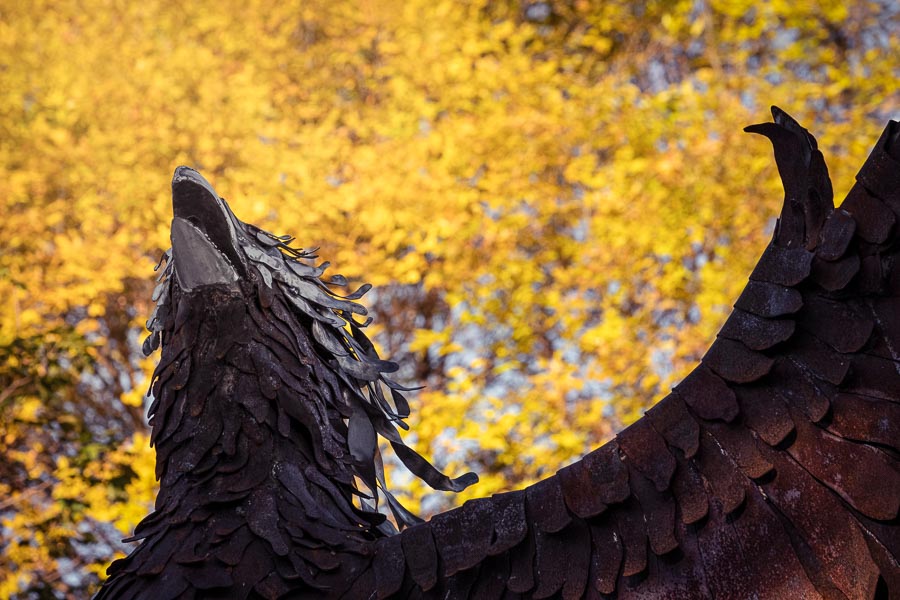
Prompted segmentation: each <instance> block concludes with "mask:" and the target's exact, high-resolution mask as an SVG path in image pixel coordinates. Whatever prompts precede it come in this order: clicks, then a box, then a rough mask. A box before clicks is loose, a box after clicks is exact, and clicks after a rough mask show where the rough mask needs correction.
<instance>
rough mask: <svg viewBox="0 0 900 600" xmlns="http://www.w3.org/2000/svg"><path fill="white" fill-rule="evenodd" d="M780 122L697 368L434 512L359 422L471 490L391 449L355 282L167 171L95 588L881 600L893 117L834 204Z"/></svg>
mask: <svg viewBox="0 0 900 600" xmlns="http://www.w3.org/2000/svg"><path fill="white" fill-rule="evenodd" d="M773 115H774V121H775V122H774V123H765V124H761V125H754V126H752V127H748V128H747V131H751V132H754V133H759V134H762V135H764V136H766V137H768V138H769V139H770V140H771V141H772V143H773V145H774V149H775V159H776V162H777V164H778V170H779V172H780V174H781V177H782V180H783V183H784V187H785V204H784V208H783V212H782V214H781V218H780V220H779V222H778V225H777V227H776V230H775V233H774V236H773V239H772V242H771V244H770V245H769V246H768V248H767V249H766V251H765V252H764V254H763V255H762V258H761V259H760V261H759V264H758V265H757V266H756V268H755V269H754V271H753V272H752V274H751V275H750V281H749V283H748V284H747V287H746V288H745V290H744V292H743V293H742V294H741V296H740V297H739V298H738V300H737V302H736V304H735V308H734V312H733V313H732V314H731V316H730V317H729V319H728V321H727V322H726V323H725V325H724V327H723V328H722V330H721V331H720V332H719V335H718V338H717V339H716V341H715V342H714V343H713V345H712V346H711V348H710V349H709V351H708V352H707V354H706V355H705V356H704V358H703V359H702V361H701V363H700V365H699V366H697V368H696V369H694V371H693V372H692V373H691V374H690V375H689V376H688V377H687V378H685V380H684V381H683V382H682V383H681V384H679V385H678V386H677V387H676V388H675V389H674V390H673V391H672V393H671V394H670V395H669V396H667V397H666V398H664V399H663V400H662V401H660V402H659V403H658V404H657V405H656V406H654V407H653V408H652V409H650V410H649V411H648V412H647V414H646V415H645V416H644V417H643V418H641V419H640V420H639V421H637V422H636V423H635V424H634V425H632V426H630V427H628V428H627V429H625V430H624V431H622V432H621V433H619V434H618V435H617V436H616V438H615V439H614V440H612V441H610V442H609V443H607V444H605V445H604V446H602V447H601V448H599V449H597V450H595V451H593V452H591V453H590V454H588V455H586V456H585V457H584V458H583V459H582V460H580V461H578V462H577V463H575V464H573V465H571V466H568V467H566V468H563V469H561V470H560V471H559V472H558V473H557V474H556V475H554V476H552V477H549V478H547V479H545V480H543V481H540V482H538V483H537V484H535V485H533V486H530V487H528V488H527V489H524V490H520V491H514V492H510V493H504V494H498V495H495V496H493V497H490V498H482V499H478V500H473V501H470V502H467V503H466V504H465V505H463V506H462V507H461V508H458V509H455V510H451V511H449V512H446V513H443V514H440V515H437V516H435V517H433V518H432V519H431V520H430V521H429V522H427V523H425V522H421V521H419V520H418V519H416V518H415V517H414V516H413V515H411V514H409V513H408V512H407V511H405V510H404V509H403V507H402V506H400V505H399V503H397V502H396V500H394V498H393V496H391V495H390V493H389V491H388V490H386V489H385V486H384V479H383V474H382V464H381V457H380V455H379V452H378V447H377V443H376V440H377V435H381V436H382V437H384V438H385V439H387V440H388V441H389V442H390V445H391V446H392V447H393V449H394V451H395V452H396V453H397V455H398V457H399V458H400V460H401V461H402V462H403V463H404V464H405V465H407V467H409V468H410V469H411V470H412V471H413V472H414V473H415V474H416V475H418V476H420V477H422V478H423V479H424V480H425V481H427V482H428V483H429V484H431V485H432V486H433V487H435V488H438V489H446V490H460V489H462V488H463V487H465V486H466V485H468V484H470V483H472V482H473V481H475V479H476V478H475V477H474V475H472V474H466V475H464V476H462V477H460V478H458V479H450V478H448V477H446V476H444V475H442V474H441V473H439V472H438V471H437V470H435V469H434V468H433V467H432V466H431V465H430V464H428V463H427V462H426V461H425V460H424V459H422V458H421V457H420V456H418V455H417V454H416V453H415V452H413V451H412V450H410V449H409V448H407V447H406V446H405V445H403V442H402V441H401V439H400V437H399V435H398V433H397V430H396V428H395V425H402V423H403V418H404V417H406V416H407V415H408V414H409V407H408V404H407V402H406V400H405V399H404V397H403V394H402V392H403V391H405V390H404V388H402V387H401V386H399V385H398V384H396V383H394V382H393V381H391V380H390V379H388V378H387V377H386V376H385V374H386V373H390V372H391V371H392V370H393V369H395V366H394V365H393V364H392V363H389V362H385V361H382V360H381V359H379V358H378V356H377V354H376V353H375V350H374V348H373V347H372V344H371V343H370V342H369V341H368V340H367V339H366V337H365V335H364V334H363V331H362V328H363V327H364V325H366V323H365V322H358V321H357V320H356V317H355V315H362V316H364V315H365V311H364V309H362V307H361V306H359V305H358V304H356V303H355V302H354V300H356V299H358V298H359V297H360V296H361V295H362V294H363V293H364V292H365V291H366V288H361V289H360V290H359V291H358V292H356V293H354V294H351V295H350V296H348V297H345V298H341V297H338V296H336V295H335V294H334V293H332V292H331V291H330V290H329V287H328V286H329V285H330V284H340V285H343V284H344V283H345V281H344V280H343V279H341V278H340V277H335V278H332V279H331V280H325V279H323V270H324V266H325V265H323V266H321V267H311V266H309V265H308V264H306V263H305V262H303V261H302V260H300V259H305V258H310V257H311V254H310V253H307V252H302V251H298V250H294V249H292V248H290V247H289V245H288V243H289V239H287V238H283V237H276V236H273V235H271V234H269V233H267V232H265V231H262V230H260V229H258V228H256V227H253V226H252V225H248V224H245V223H242V222H241V221H239V220H238V219H237V218H236V217H235V216H234V215H233V214H232V213H231V211H230V210H229V209H228V206H227V204H225V202H224V200H222V199H221V198H220V197H219V196H218V195H217V194H216V193H215V192H214V191H213V189H212V187H210V185H209V184H208V183H207V182H206V180H204V179H203V178H202V177H201V176H200V175H199V174H198V173H196V172H195V171H192V170H190V169H187V168H185V167H179V169H177V170H176V172H175V178H174V180H173V184H172V185H173V203H174V212H175V218H174V220H173V223H172V245H173V249H172V251H171V254H167V256H166V259H167V264H166V267H165V269H164V271H163V273H162V276H161V283H160V286H159V287H158V288H157V291H156V293H155V296H154V300H156V301H157V303H158V306H157V310H156V312H155V313H154V316H153V317H152V318H151V319H150V321H149V324H148V327H149V329H150V330H151V336H150V337H149V338H148V341H147V342H146V345H145V351H146V352H147V353H149V352H151V351H152V350H154V349H155V348H156V347H157V346H158V345H159V344H160V343H161V344H162V350H163V351H162V357H161V360H160V363H159V366H158V368H157V370H156V373H155V375H154V379H153V384H152V391H153V396H154V402H153V405H152V406H151V408H150V414H151V425H152V427H153V434H152V442H153V443H154V444H155V445H156V449H157V474H158V476H159V478H160V492H159V496H158V498H157V502H156V510H155V511H154V512H153V513H152V514H151V515H150V516H148V517H147V518H146V519H145V520H144V521H143V522H142V523H141V524H140V525H139V526H138V528H137V529H136V531H135V535H134V537H133V538H132V539H142V540H143V542H142V543H141V544H140V545H139V546H138V547H137V548H136V549H135V550H134V551H133V552H132V554H131V555H130V556H128V557H127V558H125V559H122V560H120V561H117V562H116V563H114V564H113V565H112V567H111V568H110V578H109V580H108V581H107V582H106V584H105V585H104V587H103V588H102V590H101V591H100V593H99V595H98V596H97V597H98V598H100V599H109V598H117V599H128V598H153V599H162V598H320V597H322V598H340V597H346V598H418V597H434V598H557V597H561V598H606V597H618V598H670V599H676V598H685V599H693V598H736V599H738V598H740V599H744V598H824V599H833V598H841V599H844V598H847V599H869V598H876V597H884V598H888V597H889V598H900V566H898V559H900V520H898V507H900V458H898V457H900V454H898V452H900V226H898V224H897V221H898V218H900V124H898V123H896V122H893V121H892V122H890V123H889V125H888V126H887V128H886V129H885V132H884V134H883V135H882V137H881V139H879V141H878V143H877V144H876V146H875V149H874V150H873V152H872V154H871V156H870V157H869V159H868V160H867V162H866V163H865V165H864V166H863V168H862V170H861V171H860V172H859V174H858V175H857V183H856V184H855V185H854V187H853V188H852V189H851V190H850V193H849V194H848V196H847V198H846V200H845V201H844V202H843V204H842V205H841V207H840V208H838V209H835V208H834V206H833V204H832V189H831V183H830V181H829V178H828V173H827V169H826V167H825V162H824V160H823V157H822V154H821V153H820V152H819V150H818V149H817V146H816V141H815V139H814V138H813V137H812V136H811V135H810V134H809V133H808V132H807V131H806V130H805V129H804V128H802V127H801V126H800V125H799V124H797V122H796V121H794V120H793V119H792V118H791V117H789V116H788V115H786V114H785V113H784V112H782V111H780V110H778V109H777V108H773ZM386 392H387V393H388V395H389V396H390V397H391V398H390V400H388V397H387V395H386ZM356 481H361V482H362V483H363V485H362V486H361V487H358V486H357V485H356V483H355V482H356ZM379 492H380V493H381V494H383V495H384V496H385V498H386V500H387V503H388V506H389V507H390V508H391V510H392V511H393V514H394V516H395V520H396V521H397V523H398V524H400V526H401V527H402V528H403V529H402V531H400V532H396V531H395V530H393V529H392V527H391V526H390V525H389V523H388V522H386V521H385V520H384V516H383V515H380V514H379V513H378V512H376V511H375V509H374V507H373V506H372V505H371V504H369V502H368V500H367V498H375V497H377V495H378V493H379ZM354 497H356V498H357V502H354Z"/></svg>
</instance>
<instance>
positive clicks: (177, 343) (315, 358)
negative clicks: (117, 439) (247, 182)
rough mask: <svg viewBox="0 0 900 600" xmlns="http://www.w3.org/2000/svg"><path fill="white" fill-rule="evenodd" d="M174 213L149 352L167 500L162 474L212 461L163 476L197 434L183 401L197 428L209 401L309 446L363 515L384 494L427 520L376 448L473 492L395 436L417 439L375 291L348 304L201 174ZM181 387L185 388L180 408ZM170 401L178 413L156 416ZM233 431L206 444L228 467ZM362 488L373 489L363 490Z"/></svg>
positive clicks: (434, 482) (178, 191)
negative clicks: (172, 454) (386, 446)
mask: <svg viewBox="0 0 900 600" xmlns="http://www.w3.org/2000/svg"><path fill="white" fill-rule="evenodd" d="M172 204H173V213H174V218H173V220H172V229H171V240H172V248H171V249H170V250H169V251H167V252H166V253H165V254H164V256H163V259H164V260H165V261H166V265H165V267H164V268H163V271H162V273H161V275H160V278H159V281H160V283H159V285H158V286H157V289H156V290H155V291H154V295H153V299H154V300H155V301H156V302H157V306H156V310H155V311H154V313H153V315H152V316H151V318H150V320H149V321H148V323H147V327H148V329H149V330H150V332H151V333H150V336H149V337H148V338H147V340H146V341H145V343H144V352H145V354H149V353H151V352H152V351H154V350H155V349H156V348H158V347H159V346H160V345H161V346H162V350H163V352H162V357H161V360H160V363H159V366H158V368H157V370H156V373H155V374H154V384H153V388H152V389H153V392H154V396H155V397H156V398H155V401H154V404H153V406H151V409H150V413H151V424H152V425H153V438H152V440H153V441H154V442H157V445H158V451H159V457H158V467H157V471H158V474H159V475H160V476H161V477H163V486H164V487H165V485H166V481H167V480H166V478H165V476H164V475H165V473H166V472H168V473H169V477H170V478H174V479H177V478H178V477H180V476H181V475H180V472H181V471H185V472H189V471H191V470H192V469H195V468H196V466H197V464H199V462H200V461H201V460H203V456H200V455H199V454H201V453H200V452H199V451H196V452H193V453H192V454H191V456H190V458H189V459H186V460H184V459H182V462H181V463H179V464H177V465H167V464H166V460H165V456H164V452H163V448H162V447H161V446H159V443H160V442H161V441H163V440H167V439H172V436H175V437H177V436H178V435H179V434H178V433H176V432H175V431H174V430H175V429H177V428H178V427H185V426H186V423H188V422H189V419H188V420H187V421H186V420H185V419H182V418H181V413H180V412H179V408H178V406H179V402H182V403H183V404H185V405H187V406H189V407H194V408H189V409H187V410H188V411H189V412H190V413H191V414H192V415H193V416H195V417H198V419H197V424H196V425H195V427H197V428H199V427H201V426H202V425H201V419H200V417H201V416H202V415H200V414H199V412H201V411H203V410H206V409H204V408H203V406H204V403H205V404H210V402H209V401H207V399H206V398H205V397H209V398H212V399H213V403H216V402H217V403H219V405H220V406H219V407H218V408H222V406H224V405H226V404H228V405H229V406H230V405H231V404H233V403H236V405H237V406H238V408H237V409H235V410H238V412H239V418H236V419H235V420H236V421H240V422H242V423H244V425H243V428H244V429H246V428H248V427H250V428H252V427H256V426H257V425H258V426H259V427H267V428H268V433H267V435H270V436H271V437H273V438H274V439H275V443H276V445H277V443H278V440H279V439H281V441H282V442H283V443H285V444H294V445H295V446H296V445H298V444H299V446H298V447H299V448H300V450H299V451H300V452H301V454H303V453H305V454H307V455H309V456H308V458H309V459H310V461H311V463H314V464H315V467H316V468H317V469H318V470H319V472H321V473H322V474H323V475H325V476H326V477H328V478H329V479H331V480H333V481H334V482H336V483H339V484H341V485H343V486H344V487H345V490H346V491H348V492H352V493H353V494H357V495H358V496H359V497H361V498H362V500H361V502H360V505H361V506H360V508H361V509H362V510H363V511H364V512H367V513H372V512H373V511H374V508H375V507H374V506H371V505H370V504H369V503H368V502H367V500H366V499H365V498H374V499H376V503H377V498H378V496H379V492H380V493H381V494H383V495H384V496H385V497H386V498H387V501H388V505H389V506H390V508H391V509H392V511H393V512H394V515H395V517H396V520H397V522H398V524H399V525H400V526H401V527H403V526H405V525H408V524H412V523H414V522H417V521H418V519H417V518H416V517H415V516H414V515H412V514H410V513H409V512H407V511H406V510H405V509H403V507H402V506H400V504H399V503H398V502H397V501H396V500H395V499H394V498H393V496H392V495H391V494H390V493H389V492H388V491H387V490H386V489H385V488H386V485H385V481H384V474H383V465H382V458H381V455H380V451H379V448H378V444H377V437H378V436H379V435H380V436H381V437H383V438H384V439H385V440H387V441H389V442H390V443H391V445H392V446H393V448H394V450H395V452H396V454H397V456H398V457H399V458H400V460H401V461H402V462H403V463H404V464H405V465H406V466H407V467H408V468H409V469H410V470H411V471H412V472H413V473H415V474H416V475H418V476H419V477H421V478H422V479H424V480H425V481H426V482H427V483H429V484H430V485H431V486H432V487H434V488H436V489H443V490H454V491H459V490H461V489H463V488H465V487H467V486H468V485H469V484H471V483H473V482H474V481H476V480H477V477H475V475H474V474H471V473H470V474H466V475H463V476H462V477H460V478H458V479H450V478H448V477H446V476H444V475H443V474H441V473H440V472H438V471H437V470H436V469H435V468H434V467H432V466H431V465H430V464H429V463H428V462H427V461H425V459H423V458H422V457H420V456H419V455H418V454H416V453H415V452H414V451H413V450H411V449H409V448H408V447H406V446H405V445H404V444H403V442H402V440H401V438H400V435H399V433H398V431H397V427H401V428H404V429H406V428H407V425H406V424H405V423H404V421H403V419H405V418H406V417H407V416H409V405H408V403H407V401H406V399H405V397H404V395H403V392H405V391H409V388H405V387H403V386H401V385H399V384H397V383H395V382H394V381H392V380H391V379H389V378H388V377H387V375H388V374H390V373H392V372H394V371H396V370H397V365H396V364H395V363H393V362H389V361H384V360H381V359H380V358H379V356H378V353H377V352H376V350H375V348H374V346H373V344H372V343H371V342H370V341H369V339H368V338H367V337H366V335H365V333H364V331H363V330H364V328H365V327H366V326H367V325H368V324H369V322H370V321H371V319H370V318H367V311H366V309H365V308H364V307H363V306H362V305H361V304H358V303H357V302H356V300H358V299H359V298H360V297H362V296H363V295H364V294H365V293H366V292H367V291H368V290H369V289H370V287H371V286H369V285H368V284H366V285H363V286H361V287H360V288H359V289H357V290H356V291H355V292H353V293H350V294H348V295H345V296H341V295H339V294H338V293H337V292H336V291H335V290H334V289H333V288H336V287H337V288H342V287H344V286H346V285H347V281H346V279H345V278H344V277H342V276H340V275H335V276H333V277H331V278H325V277H323V275H324V272H325V269H326V268H327V267H328V263H323V264H321V265H318V266H316V265H315V264H312V263H311V261H312V260H314V259H315V258H316V256H315V253H314V252H315V251H306V250H301V249H296V248H293V247H291V246H290V242H291V241H292V238H290V237H289V236H276V235H273V234H271V233H269V232H267V231H264V230H262V229H260V228H258V227H255V226H253V225H250V224H248V223H244V222H242V221H241V220H240V219H238V218H237V217H236V216H235V215H234V213H233V212H232V211H231V209H230V208H229V206H228V204H227V203H226V202H225V200H224V199H223V198H221V197H220V196H219V195H218V194H217V193H216V191H215V190H214V189H213V187H212V186H211V185H210V184H209V182H208V181H206V179H204V178H203V176H202V175H200V174H199V173H198V172H197V171H195V170H193V169H190V168H188V167H178V168H177V169H176V170H175V175H174V177H173V179H172ZM358 319H359V320H358ZM248 381H249V382H250V383H247V382H248ZM166 386H168V387H169V388H173V389H168V390H167V389H164V388H165V387H166ZM179 386H181V387H184V386H187V387H186V394H184V395H186V396H187V398H186V399H184V400H181V401H180V400H177V399H176V396H177V393H178V390H180V389H181V387H179ZM253 386H255V388H258V389H253ZM166 394H168V398H169V401H168V402H165V401H164V402H162V403H160V397H161V396H166ZM198 403H199V404H198ZM215 409H216V407H213V410H215ZM181 410H182V411H183V410H185V409H184V408H182V409H181ZM229 410H230V409H229ZM242 411H249V413H250V414H251V416H252V419H249V420H247V418H246V414H245V412H242ZM194 413H197V414H194ZM173 414H174V415H176V417H175V418H173V417H171V416H170V415H173ZM240 415H243V416H240ZM238 427H240V426H238ZM229 428H230V426H229V425H228V424H227V423H226V424H225V425H223V430H224V433H223V434H221V435H220V436H218V437H217V439H216V440H210V446H211V447H210V448H206V449H205V450H204V452H205V454H206V455H209V454H210V453H212V454H215V453H216V452H224V453H226V454H227V449H222V450H220V446H221V445H222V444H223V443H225V442H223V441H222V440H223V439H226V440H227V436H228V435H236V434H229V433H228V430H229ZM181 435H197V434H196V433H194V434H185V433H183V434H181ZM251 437H252V436H251ZM292 438H293V439H292ZM165 454H166V456H168V453H165ZM169 462H171V461H169ZM357 480H358V481H362V482H363V484H364V488H367V489H357V487H356V485H357V484H356V481H357ZM349 495H350V494H349V493H348V494H347V496H348V498H349ZM378 520H379V519H375V521H378ZM382 527H386V525H385V524H382Z"/></svg>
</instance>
